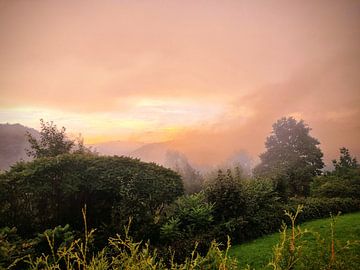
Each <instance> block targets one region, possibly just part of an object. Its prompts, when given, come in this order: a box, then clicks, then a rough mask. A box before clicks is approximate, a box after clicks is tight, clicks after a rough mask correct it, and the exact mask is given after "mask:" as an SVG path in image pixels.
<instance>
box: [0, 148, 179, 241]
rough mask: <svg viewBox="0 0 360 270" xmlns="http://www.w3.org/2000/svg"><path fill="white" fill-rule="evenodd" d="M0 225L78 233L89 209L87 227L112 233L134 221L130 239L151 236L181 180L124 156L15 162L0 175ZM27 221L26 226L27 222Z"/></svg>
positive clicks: (24, 231) (24, 230) (22, 230)
mask: <svg viewBox="0 0 360 270" xmlns="http://www.w3.org/2000/svg"><path fill="white" fill-rule="evenodd" d="M0 190H1V192H0V195H1V198H0V200H1V201H0V206H1V207H0V214H1V217H0V223H1V226H10V227H12V226H16V227H17V228H18V230H19V232H20V233H21V234H23V235H27V236H30V235H32V234H33V233H34V232H41V231H43V230H45V229H46V228H48V227H55V226H57V225H65V224H70V225H71V226H72V227H73V228H74V229H77V230H79V229H81V227H82V225H81V224H82V221H81V220H82V218H81V215H80V214H79V213H80V209H81V208H82V207H83V206H84V205H85V204H86V205H87V206H88V220H89V223H90V224H91V226H93V227H98V228H99V230H101V231H102V232H103V233H104V237H105V240H106V239H107V234H109V233H114V232H115V231H116V230H119V229H121V228H122V226H123V225H124V224H126V220H127V219H128V217H129V216H132V217H133V220H134V226H133V229H134V235H136V236H139V237H140V236H141V237H144V238H145V237H152V234H153V233H154V230H155V231H156V230H158V229H157V227H158V225H157V219H158V217H157V216H158V215H159V213H160V212H161V210H162V208H163V206H164V204H168V203H171V202H172V201H173V200H174V199H175V198H176V197H178V196H179V195H181V194H183V186H182V183H181V179H180V176H179V175H178V174H176V173H175V172H173V171H171V170H169V169H165V168H163V167H160V166H157V165H156V164H153V163H143V162H140V161H139V160H136V159H131V158H126V157H116V156H115V157H100V156H94V155H80V154H66V155H59V156H57V157H48V158H39V159H36V160H34V161H33V162H29V163H18V164H17V165H16V166H14V167H12V169H11V170H10V171H8V172H6V173H4V174H2V175H0ZM29 220H31V222H29Z"/></svg>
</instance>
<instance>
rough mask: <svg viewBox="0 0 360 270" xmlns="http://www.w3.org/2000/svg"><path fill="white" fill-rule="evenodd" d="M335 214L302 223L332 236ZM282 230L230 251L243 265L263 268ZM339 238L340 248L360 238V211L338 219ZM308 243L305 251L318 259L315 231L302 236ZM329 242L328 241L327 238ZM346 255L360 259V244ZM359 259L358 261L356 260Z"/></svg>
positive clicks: (304, 252) (336, 227) (328, 237)
mask: <svg viewBox="0 0 360 270" xmlns="http://www.w3.org/2000/svg"><path fill="white" fill-rule="evenodd" d="M330 223H331V218H327V219H319V220H315V221H310V222H305V223H303V224H301V228H302V229H303V230H304V229H308V230H310V231H315V232H317V233H319V234H320V236H321V237H322V238H326V239H330V238H331V230H330ZM279 238H280V235H279V233H274V234H271V235H267V236H265V237H262V238H259V239H256V240H253V241H251V242H248V243H244V244H241V245H236V246H233V247H232V248H231V249H230V251H229V255H230V256H231V257H234V258H236V259H237V260H238V262H239V266H241V269H242V268H243V267H245V266H246V265H249V266H250V268H251V269H253V268H255V269H262V268H264V266H266V265H267V264H268V262H269V261H270V260H271V258H272V255H273V246H274V245H276V244H277V243H278V242H279ZM335 239H336V246H335V247H336V248H338V249H339V251H342V250H340V248H341V247H342V246H345V245H346V242H347V240H360V212H358V213H352V214H346V215H341V216H339V217H338V218H337V219H336V225H335ZM302 240H303V241H305V242H302V243H303V244H304V248H303V251H302V252H303V254H304V255H308V257H309V258H312V259H314V260H316V259H317V258H316V256H318V255H319V251H318V250H317V247H318V245H319V243H318V241H317V240H316V239H315V237H314V235H312V234H305V236H304V237H303V238H302ZM324 244H325V245H327V244H328V243H327V242H325V243H324ZM345 252H348V253H344V256H349V257H350V256H352V257H354V256H355V257H356V261H358V260H359V261H360V246H359V245H357V246H355V247H353V249H351V250H350V251H345ZM349 252H350V253H349ZM354 263H357V262H354Z"/></svg>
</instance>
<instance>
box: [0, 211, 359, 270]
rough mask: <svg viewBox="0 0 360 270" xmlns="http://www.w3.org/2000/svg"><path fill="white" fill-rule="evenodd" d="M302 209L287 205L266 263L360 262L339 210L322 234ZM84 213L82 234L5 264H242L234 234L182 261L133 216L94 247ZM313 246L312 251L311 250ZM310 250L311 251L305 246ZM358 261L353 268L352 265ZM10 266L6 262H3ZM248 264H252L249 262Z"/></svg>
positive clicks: (177, 269)
mask: <svg viewBox="0 0 360 270" xmlns="http://www.w3.org/2000/svg"><path fill="white" fill-rule="evenodd" d="M302 211H303V206H302V205H299V206H298V207H297V209H296V211H295V212H294V213H291V212H288V211H285V215H286V216H287V217H288V218H289V219H290V221H291V227H290V228H289V229H288V228H287V226H286V225H285V223H283V226H282V228H281V231H280V240H279V242H278V244H276V245H275V246H274V248H273V256H272V259H271V260H270V262H269V263H268V265H266V266H264V269H273V270H292V269H324V270H325V269H326V270H330V269H331V270H332V269H333V270H335V269H356V267H359V265H360V262H359V258H358V257H351V256H356V254H355V255H354V254H353V253H351V252H350V253H349V250H352V248H354V247H355V246H359V244H360V243H359V241H358V240H353V241H347V242H346V243H345V244H343V243H340V242H339V241H337V239H336V220H337V217H338V215H336V216H331V217H332V218H331V222H330V235H328V236H327V237H322V236H321V235H320V234H319V233H316V232H313V231H311V230H307V229H304V230H303V229H302V228H301V227H300V226H296V225H295V223H296V219H297V217H298V216H299V215H300V214H301V212H302ZM82 214H83V219H84V235H83V237H81V238H78V239H75V240H72V241H68V242H66V243H61V244H60V245H56V243H55V230H48V231H46V232H45V233H44V235H45V238H46V241H47V244H48V246H49V248H50V249H49V250H50V252H46V253H45V252H44V253H42V254H41V256H32V255H31V254H27V255H25V256H23V257H20V258H18V259H16V260H15V261H14V262H13V263H12V264H11V265H9V266H8V267H7V269H24V267H25V269H33V270H35V269H49V270H55V269H59V270H60V269H66V270H107V269H134V270H142V269H144V270H145V269H146V270H147V269H149V270H150V269H154V270H155V269H169V270H193V269H194V270H195V269H199V270H200V269H220V270H227V269H240V267H239V264H238V262H237V260H236V259H235V258H232V257H230V256H229V255H228V251H229V248H230V246H231V245H230V238H228V241H227V244H226V245H221V244H220V243H217V242H216V241H213V242H212V243H211V245H210V248H209V249H208V252H207V253H206V254H205V255H201V254H200V253H199V252H198V251H197V245H195V247H194V250H193V251H192V253H191V254H190V256H189V257H187V258H186V259H185V260H184V261H183V262H182V263H177V262H175V260H174V257H175V256H176V254H175V252H171V251H170V254H172V256H171V258H170V259H169V260H165V259H163V258H161V256H159V254H158V253H157V250H156V249H154V248H152V247H151V246H150V244H149V243H148V242H143V241H139V242H136V241H135V240H134V239H133V238H132V237H131V236H130V234H129V230H130V226H131V219H129V223H128V225H127V226H126V227H125V236H124V237H121V236H120V235H116V236H115V237H112V238H109V242H108V245H107V246H106V247H105V248H104V249H102V250H100V251H98V252H94V251H92V248H91V246H92V242H93V240H94V234H95V232H96V231H95V230H94V229H90V230H89V229H88V227H87V221H86V208H85V209H83V211H82ZM309 236H311V237H314V238H315V239H316V244H315V246H308V245H307V244H308V242H307V240H306V239H307V237H309ZM309 250H310V251H311V252H309ZM305 251H307V252H305ZM354 267H355V268H354ZM5 269H6V268H5ZM246 269H248V270H249V269H251V268H250V266H247V268H246Z"/></svg>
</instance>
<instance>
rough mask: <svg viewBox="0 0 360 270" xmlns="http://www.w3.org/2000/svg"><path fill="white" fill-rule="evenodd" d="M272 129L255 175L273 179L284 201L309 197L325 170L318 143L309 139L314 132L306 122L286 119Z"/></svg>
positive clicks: (275, 124) (311, 138)
mask: <svg viewBox="0 0 360 270" xmlns="http://www.w3.org/2000/svg"><path fill="white" fill-rule="evenodd" d="M272 127H273V130H272V133H271V135H270V136H269V137H267V138H266V142H265V147H266V149H267V150H266V152H264V153H262V154H261V155H260V160H261V162H260V164H259V165H257V166H256V167H255V169H254V174H255V175H256V176H260V177H268V178H271V179H273V180H274V182H275V185H276V187H277V191H278V192H279V195H282V196H283V197H285V198H286V197H287V196H307V195H309V192H310V182H311V180H312V178H313V177H314V176H316V175H320V174H321V169H322V168H323V167H324V163H323V161H322V157H323V154H322V152H321V150H320V148H319V147H318V145H319V144H320V143H319V141H318V140H317V139H315V138H313V137H311V136H310V135H309V132H310V130H311V129H310V128H309V127H308V126H307V125H306V124H305V123H304V121H303V120H300V121H296V120H295V119H294V118H292V117H289V118H286V117H283V118H281V119H279V120H278V121H277V122H276V123H274V124H273V126H272Z"/></svg>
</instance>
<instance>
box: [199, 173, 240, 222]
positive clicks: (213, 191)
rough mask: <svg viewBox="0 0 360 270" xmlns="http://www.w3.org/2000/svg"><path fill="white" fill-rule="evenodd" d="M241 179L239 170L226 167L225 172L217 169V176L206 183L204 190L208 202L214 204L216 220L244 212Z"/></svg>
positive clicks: (238, 215) (222, 219) (223, 219)
mask: <svg viewBox="0 0 360 270" xmlns="http://www.w3.org/2000/svg"><path fill="white" fill-rule="evenodd" d="M236 172H237V173H236ZM241 180H242V179H241V174H240V171H239V170H236V171H235V173H234V172H233V171H232V170H230V169H228V170H227V172H226V174H224V173H223V172H222V171H221V170H219V171H218V175H217V177H216V178H215V179H214V180H213V181H211V180H210V182H208V183H207V186H206V187H205V191H204V192H205V196H206V198H207V200H208V202H210V203H212V204H214V215H215V219H216V220H218V221H227V220H228V219H229V218H232V217H240V216H243V215H244V214H245V209H246V208H245V198H244V187H243V185H242V183H241Z"/></svg>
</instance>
